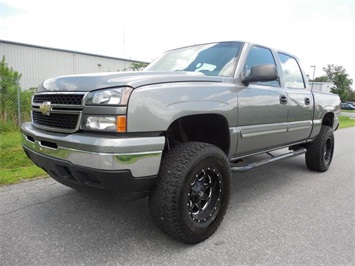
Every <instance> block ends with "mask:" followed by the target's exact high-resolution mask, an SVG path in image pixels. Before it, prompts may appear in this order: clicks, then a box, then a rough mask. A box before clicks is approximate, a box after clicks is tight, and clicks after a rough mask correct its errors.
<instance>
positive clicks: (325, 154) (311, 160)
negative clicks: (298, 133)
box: [306, 125, 334, 172]
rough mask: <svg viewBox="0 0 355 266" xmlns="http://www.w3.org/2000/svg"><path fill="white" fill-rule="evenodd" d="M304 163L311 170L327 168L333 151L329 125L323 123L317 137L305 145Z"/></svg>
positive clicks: (321, 170) (320, 170)
mask: <svg viewBox="0 0 355 266" xmlns="http://www.w3.org/2000/svg"><path fill="white" fill-rule="evenodd" d="M306 148H307V152H306V164H307V167H308V169H310V170H312V171H318V172H325V171H327V170H328V168H329V166H330V163H331V162H332V159H333V153H334V133H333V130H332V128H331V127H330V126H325V125H323V126H322V128H321V130H320V132H319V135H318V136H317V138H316V139H315V140H314V141H313V142H312V143H310V144H308V145H307V147H306Z"/></svg>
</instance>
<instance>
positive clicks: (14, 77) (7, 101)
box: [0, 56, 21, 120]
mask: <svg viewBox="0 0 355 266" xmlns="http://www.w3.org/2000/svg"><path fill="white" fill-rule="evenodd" d="M20 78H21V74H19V73H18V72H17V71H15V70H13V69H12V68H9V67H8V66H7V63H6V62H5V56H3V57H2V60H1V62H0V115H1V119H2V120H6V119H7V116H8V115H15V114H16V110H17V108H16V107H17V101H16V99H17V88H18V82H19V80H20Z"/></svg>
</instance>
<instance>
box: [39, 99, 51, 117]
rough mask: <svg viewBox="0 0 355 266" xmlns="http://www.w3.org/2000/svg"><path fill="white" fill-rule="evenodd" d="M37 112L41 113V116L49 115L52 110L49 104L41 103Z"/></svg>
mask: <svg viewBox="0 0 355 266" xmlns="http://www.w3.org/2000/svg"><path fill="white" fill-rule="evenodd" d="M39 110H40V111H41V112H42V114H44V115H49V114H50V112H51V110H52V106H51V102H43V103H42V104H41V105H40V106H39Z"/></svg>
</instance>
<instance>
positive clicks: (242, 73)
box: [21, 41, 340, 244]
mask: <svg viewBox="0 0 355 266" xmlns="http://www.w3.org/2000/svg"><path fill="white" fill-rule="evenodd" d="M339 114H340V100H339V97H338V96H337V95H332V94H323V93H315V92H312V91H311V90H310V88H309V85H308V82H307V78H306V76H305V74H304V72H303V71H302V68H301V67H300V64H299V62H298V59H297V58H296V57H295V56H293V55H290V54H288V53H285V52H282V51H278V50H275V49H271V48H268V47H265V46H260V45H256V44H252V43H247V42H235V41H231V42H219V43H208V44H202V45H194V46H189V47H183V48H180V49H175V50H171V51H168V52H166V53H163V54H162V55H161V56H160V57H158V58H157V59H156V60H154V61H153V62H152V63H151V64H150V65H149V66H148V67H147V68H146V69H145V70H144V71H141V72H121V73H114V72H110V73H96V74H86V75H72V76H61V77H57V78H52V79H48V80H46V81H45V82H44V83H43V84H42V85H40V86H39V87H38V89H37V92H36V93H35V95H34V96H33V100H32V122H27V123H24V124H23V125H22V128H21V132H22V139H23V148H24V150H25V152H26V154H27V156H28V157H29V158H30V159H31V160H32V161H33V162H34V163H35V164H36V165H38V166H39V167H41V168H42V169H44V170H45V171H46V172H47V173H48V174H49V175H50V176H51V177H52V178H54V179H55V180H57V181H58V182H60V183H62V184H64V185H67V186H69V187H72V188H74V189H78V190H79V189H84V188H86V189H91V188H95V189H100V190H106V191H111V192H115V193H117V194H119V195H121V196H122V197H124V198H132V199H133V198H142V197H145V196H149V206H150V211H151V216H152V218H153V220H154V222H155V223H156V225H157V226H158V227H159V228H160V229H161V230H162V231H164V232H165V233H167V234H168V235H170V236H172V237H173V238H175V239H178V240H180V241H182V242H186V243H191V244H193V243H198V242H201V241H203V240H204V239H206V238H207V237H209V236H210V235H211V234H213V232H214V231H215V230H216V229H217V227H218V226H219V224H220V223H221V221H222V219H223V216H224V215H225V213H226V210H227V206H228V202H229V194H230V185H231V181H230V179H231V173H232V172H242V171H246V170H249V169H253V168H254V167H257V166H260V165H264V164H266V163H270V162H275V161H278V160H281V159H285V158H290V157H293V156H297V155H301V154H305V158H306V160H305V161H306V165H307V167H308V168H309V169H310V170H313V171H320V172H324V171H326V170H327V169H328V167H329V165H330V163H331V161H332V156H333V150H334V135H333V132H334V131H335V130H336V129H337V127H338V124H339ZM261 154H267V155H268V157H267V158H265V156H262V155H261ZM253 158H256V159H254V160H252V159H253ZM260 158H262V159H260Z"/></svg>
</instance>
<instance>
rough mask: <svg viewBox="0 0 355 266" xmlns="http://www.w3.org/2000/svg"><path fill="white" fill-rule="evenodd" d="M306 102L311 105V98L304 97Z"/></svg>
mask: <svg viewBox="0 0 355 266" xmlns="http://www.w3.org/2000/svg"><path fill="white" fill-rule="evenodd" d="M304 104H305V105H310V104H311V100H310V99H309V98H307V97H306V98H304Z"/></svg>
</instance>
